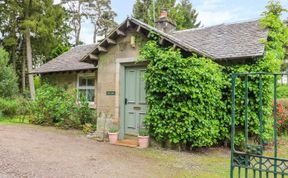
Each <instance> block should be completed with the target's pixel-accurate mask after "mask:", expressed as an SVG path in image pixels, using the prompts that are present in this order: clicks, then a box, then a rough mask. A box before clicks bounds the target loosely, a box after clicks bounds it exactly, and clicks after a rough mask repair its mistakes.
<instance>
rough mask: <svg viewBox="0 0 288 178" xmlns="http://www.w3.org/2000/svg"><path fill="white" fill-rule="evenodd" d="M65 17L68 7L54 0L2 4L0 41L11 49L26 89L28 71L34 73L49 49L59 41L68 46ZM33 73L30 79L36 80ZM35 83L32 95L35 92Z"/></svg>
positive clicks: (15, 67) (16, 69)
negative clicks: (65, 7) (34, 68)
mask: <svg viewBox="0 0 288 178" xmlns="http://www.w3.org/2000/svg"><path fill="white" fill-rule="evenodd" d="M66 19H67V13H66V12H65V10H64V9H63V8H62V7H61V6H60V5H54V4H53V0H46V1H44V0H37V1H36V0H23V1H6V2H5V3H4V4H0V31H1V34H2V35H1V36H0V43H2V45H3V47H4V48H5V49H7V50H8V51H9V53H10V56H11V61H12V63H13V66H14V69H15V71H16V73H17V74H18V75H22V79H21V81H22V82H21V83H22V84H21V85H22V91H23V92H24V90H25V88H26V86H25V84H26V73H27V71H28V72H31V70H32V67H33V66H36V65H37V63H43V62H46V61H47V60H49V54H50V52H51V51H52V49H54V48H55V47H56V46H57V45H58V44H63V45H65V46H66V45H67V46H69V42H68V40H69V38H68V33H69V32H70V29H69V27H68V26H67V24H66V22H65V20H66ZM37 59H38V60H37ZM39 59H41V60H40V61H39ZM26 62H27V64H28V65H26V64H25V63H26ZM27 66H28V68H29V69H28V70H27ZM31 76H32V75H29V77H28V78H29V80H30V83H33V81H32V77H33V76H32V77H31ZM32 85H33V84H30V91H31V97H33V95H34V94H33V93H34V92H33V86H32Z"/></svg>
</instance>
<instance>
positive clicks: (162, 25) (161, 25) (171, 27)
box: [155, 9, 176, 33]
mask: <svg viewBox="0 0 288 178" xmlns="http://www.w3.org/2000/svg"><path fill="white" fill-rule="evenodd" d="M155 27H156V28H157V29H158V30H161V31H163V32H165V33H171V32H174V31H175V30H176V24H175V23H174V22H172V21H171V20H170V19H169V18H168V10H166V9H163V10H162V12H161V14H160V17H159V19H158V20H157V21H156V22H155Z"/></svg>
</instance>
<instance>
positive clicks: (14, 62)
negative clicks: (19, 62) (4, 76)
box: [11, 44, 16, 72]
mask: <svg viewBox="0 0 288 178" xmlns="http://www.w3.org/2000/svg"><path fill="white" fill-rule="evenodd" d="M11 59H12V64H13V69H14V71H15V72H16V44H15V45H13V46H12V50H11Z"/></svg>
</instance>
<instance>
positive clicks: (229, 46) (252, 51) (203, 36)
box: [170, 20, 268, 59]
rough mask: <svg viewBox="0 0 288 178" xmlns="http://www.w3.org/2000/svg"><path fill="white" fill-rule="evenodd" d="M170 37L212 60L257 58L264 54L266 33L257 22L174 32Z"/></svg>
mask: <svg viewBox="0 0 288 178" xmlns="http://www.w3.org/2000/svg"><path fill="white" fill-rule="evenodd" d="M170 35H172V36H174V37H175V38H177V39H179V40H181V41H182V42H185V43H186V44H189V46H190V47H191V48H196V49H198V50H199V51H203V52H205V53H207V54H209V55H210V56H213V58H214V59H227V58H242V57H257V56H262V55H263V54H264V48H265V45H264V44H263V43H261V42H260V39H267V35H268V32H267V30H264V29H263V28H261V26H260V22H259V20H254V21H249V22H242V23H233V24H221V25H216V26H212V27H206V28H197V29H190V30H183V31H176V32H174V33H171V34H170Z"/></svg>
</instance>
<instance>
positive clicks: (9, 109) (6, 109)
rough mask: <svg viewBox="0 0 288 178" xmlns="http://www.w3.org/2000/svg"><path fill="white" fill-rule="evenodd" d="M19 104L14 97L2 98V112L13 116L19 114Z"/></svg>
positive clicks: (0, 109) (0, 104)
mask: <svg viewBox="0 0 288 178" xmlns="http://www.w3.org/2000/svg"><path fill="white" fill-rule="evenodd" d="M18 106H19V104H18V103H17V102H16V100H13V99H4V98H0V112H1V113H2V114H3V116H6V117H12V116H15V115H16V114H17V107H18Z"/></svg>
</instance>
